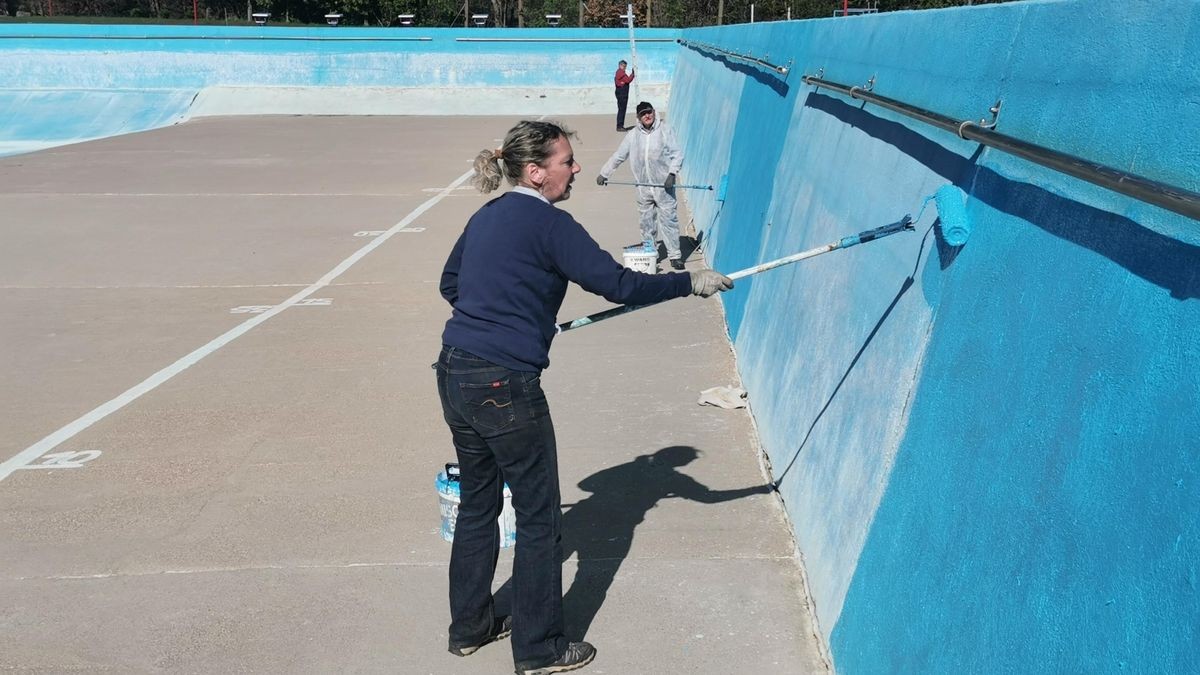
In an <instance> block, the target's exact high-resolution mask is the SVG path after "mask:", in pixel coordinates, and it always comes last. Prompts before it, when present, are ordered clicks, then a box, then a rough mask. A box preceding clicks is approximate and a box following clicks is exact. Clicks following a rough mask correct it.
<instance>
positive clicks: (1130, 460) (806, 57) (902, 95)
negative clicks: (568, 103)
mask: <svg viewBox="0 0 1200 675" xmlns="http://www.w3.org/2000/svg"><path fill="white" fill-rule="evenodd" d="M684 38H685V40H688V41H692V42H697V43H707V44H710V45H715V46H718V47H720V48H722V49H724V50H728V51H732V52H737V53H742V54H751V55H753V56H755V57H758V58H760V59H763V60H765V61H768V62H771V63H776V64H779V65H790V67H791V72H790V73H789V74H788V75H787V76H786V77H785V76H780V75H778V74H775V73H773V72H771V71H769V70H767V69H765V68H761V67H758V66H754V65H752V64H747V63H745V62H744V61H742V60H738V59H730V58H728V57H726V56H723V55H721V54H719V53H716V52H714V51H712V50H708V49H704V48H702V47H701V48H683V49H681V51H680V55H679V58H678V61H677V65H676V73H675V80H674V82H673V83H672V100H671V107H670V111H671V121H672V123H673V124H674V125H675V126H676V127H677V128H678V129H679V132H680V135H681V137H682V139H683V142H684V146H685V148H684V149H685V154H686V160H685V169H684V172H685V174H686V175H685V178H686V180H687V182H692V183H697V182H698V183H712V184H714V185H717V184H718V183H719V181H720V180H721V179H722V177H723V176H728V180H729V183H728V185H729V187H728V192H727V195H726V199H725V201H724V202H723V203H720V202H718V201H717V199H716V198H717V195H716V194H715V193H701V194H698V195H694V196H693V199H692V207H693V212H694V214H695V223H696V226H697V227H698V228H699V229H701V230H703V231H704V235H705V240H706V249H705V250H706V254H707V256H708V257H709V259H710V262H711V263H712V264H713V265H714V267H716V268H718V269H721V270H723V271H733V270H737V269H741V268H744V267H747V266H750V265H752V264H755V263H757V262H761V261H765V260H771V259H774V258H778V257H781V256H783V255H787V254H789V253H793V252H796V251H800V250H803V249H807V248H811V247H814V246H817V245H820V244H824V243H827V242H829V241H832V240H836V239H838V238H840V237H842V236H844V235H847V234H852V233H855V232H858V231H861V230H864V229H868V228H873V227H878V226H880V225H884V224H887V223H891V222H894V221H896V220H898V219H899V218H900V217H902V216H903V215H905V214H908V213H911V214H912V215H914V216H917V215H918V214H920V218H919V221H918V223H917V232H916V233H913V234H905V235H897V236H893V237H891V238H888V239H884V240H880V241H876V242H872V243H869V244H865V245H862V246H859V247H855V248H851V249H848V250H845V251H840V252H835V253H831V254H828V255H825V256H821V257H818V258H814V259H811V260H809V261H806V262H803V263H799V264H796V265H793V266H790V267H786V268H780V269H778V270H775V271H771V272H767V273H764V274H762V275H760V276H758V277H754V278H753V279H752V280H751V281H750V283H745V282H739V283H738V288H737V289H736V290H734V291H733V292H731V293H729V294H726V295H724V296H723V299H724V301H725V307H726V312H727V317H728V322H729V330H730V334H731V336H732V337H733V339H734V343H735V347H736V350H737V355H738V363H739V369H740V371H741V373H742V376H743V379H744V382H745V385H746V387H747V389H749V391H750V399H751V401H752V409H753V412H754V415H755V417H756V420H757V422H758V427H759V430H760V435H761V437H762V442H763V445H764V447H765V449H766V451H767V453H768V455H769V457H770V460H771V462H772V469H773V472H774V474H775V476H776V478H777V479H778V480H779V482H780V491H781V494H782V496H783V498H784V500H785V503H786V505H787V508H788V511H789V515H790V517H791V519H792V522H793V524H794V527H795V533H796V537H797V543H798V545H799V548H800V550H801V552H802V553H803V555H804V559H805V563H806V569H807V574H808V581H809V585H810V590H811V592H812V595H813V597H814V601H815V604H816V609H817V614H818V617H817V618H818V620H819V622H820V626H821V631H822V633H823V635H824V636H825V637H826V638H827V639H828V640H829V644H830V647H831V650H832V654H833V658H834V662H835V665H836V667H837V669H838V670H840V671H842V672H846V673H879V672H904V673H910V672H911V673H967V672H987V673H991V672H1020V673H1029V672H1045V673H1061V672H1072V673H1082V672H1087V673H1092V672H1110V671H1133V672H1171V673H1177V672H1197V671H1198V670H1200V665H1198V664H1200V635H1198V632H1200V598H1197V581H1198V580H1197V576H1198V572H1200V570H1198V565H1200V518H1198V516H1200V222H1197V221H1194V220H1191V219H1188V218H1184V217H1182V216H1178V215H1176V214H1173V213H1170V212H1167V211H1164V210H1162V209H1159V208H1157V207H1153V206H1149V205H1146V204H1144V203H1141V202H1138V201H1136V200H1133V199H1130V198H1127V197H1123V196H1120V195H1117V194H1115V193H1112V192H1109V191H1107V190H1104V189H1102V188H1099V187H1096V186H1092V185H1090V184H1087V183H1084V182H1082V181H1079V180H1076V179H1073V178H1070V177H1068V176H1065V175H1062V174H1059V173H1056V172H1054V171H1051V170H1049V169H1044V168H1042V167H1039V166H1037V165H1034V164H1031V163H1029V162H1026V161H1024V160H1020V159H1017V158H1014V157H1011V156H1008V155H1005V154H1003V153H999V152H997V151H995V150H990V149H982V148H980V147H979V146H978V145H976V144H973V143H969V142H967V141H964V140H961V139H959V138H958V137H957V136H955V135H954V134H951V133H948V132H944V131H941V130H939V129H936V128H934V127H931V126H928V125H923V124H921V123H919V122H916V121H913V120H910V119H908V118H904V117H901V116H898V115H895V114H892V113H890V112H888V111H886V110H883V109H882V108H879V107H876V106H872V105H865V104H863V103H862V102H860V101H854V100H851V99H849V98H848V97H846V96H843V95H840V94H837V93H833V92H830V91H828V90H817V89H815V88H813V87H811V86H807V85H805V84H803V82H802V81H801V79H800V76H801V75H802V74H805V73H807V74H815V73H816V72H817V71H818V70H819V69H822V68H823V69H824V72H823V77H825V78H827V79H829V80H833V81H836V82H842V83H846V84H850V85H858V86H865V85H866V84H867V82H868V81H869V80H870V79H871V78H872V77H874V78H875V82H874V91H875V92H876V93H879V94H881V95H883V96H888V97H892V98H897V99H901V100H903V101H906V102H908V103H911V104H913V105H916V106H919V107H923V108H927V109H930V110H934V111H936V112H940V113H942V114H945V115H947V116H950V117H953V118H956V119H979V118H981V117H987V116H989V115H988V108H989V107H990V106H991V105H992V104H994V103H995V102H996V101H997V100H998V99H1000V100H1002V101H1003V106H1002V111H1001V114H1000V120H999V127H998V129H999V131H1001V132H1002V133H1005V134H1009V135H1012V136H1016V137H1018V138H1022V139H1025V140H1028V141H1031V142H1034V143H1038V144H1041V145H1045V146H1048V147H1051V148H1054V149H1057V150H1061V151H1064V152H1068V153H1072V154H1076V155H1079V156H1082V157H1085V158H1088V159H1092V160H1094V161H1097V162H1102V163H1106V164H1110V165H1112V166H1114V167H1117V168H1121V169H1125V170H1129V171H1132V172H1135V173H1139V174H1142V175H1145V176H1148V177H1151V178H1154V179H1157V180H1161V181H1165V182H1168V183H1173V184H1176V185H1179V186H1181V187H1184V188H1186V189H1189V190H1192V191H1200V142H1198V141H1197V138H1200V136H1198V135H1197V131H1196V130H1197V128H1198V127H1197V124H1196V121H1195V120H1196V119H1200V69H1198V68H1197V67H1196V54H1200V3H1197V2H1194V1H1192V0H1188V1H1181V0H1174V1H1172V0H1168V1H1166V2H1148V1H1146V0H1134V1H1132V2H1130V1H1128V0H1122V1H1117V0H1101V1H1099V2H1078V1H1076V2H1020V3H1010V4H1003V5H988V6H978V7H971V8H959V9H949V10H937V11H924V12H900V13H893V14H881V15H875V16H862V17H852V18H848V19H823V20H815V21H804V22H786V23H772V24H758V25H740V26H729V27H722V28H709V29H697V30H689V31H686V32H685V34H684ZM946 183H953V184H955V185H957V186H959V187H960V188H961V189H962V190H963V191H964V192H965V193H966V195H967V206H966V211H967V214H968V216H969V219H970V221H971V222H972V224H973V225H974V233H973V235H972V236H971V238H970V240H969V241H968V242H967V244H966V245H965V246H964V247H962V248H961V249H957V250H956V249H952V248H950V247H948V246H946V245H945V244H944V242H943V241H942V240H941V239H940V237H939V235H938V230H937V228H936V227H934V221H935V218H936V211H935V208H934V205H933V204H932V203H930V204H929V205H928V206H927V207H926V208H925V209H924V211H922V210H921V209H922V203H923V200H924V198H925V197H926V196H927V195H930V194H932V193H933V192H934V191H935V190H936V189H937V188H938V187H939V186H941V185H944V184H946Z"/></svg>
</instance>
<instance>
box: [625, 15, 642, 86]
mask: <svg viewBox="0 0 1200 675" xmlns="http://www.w3.org/2000/svg"><path fill="white" fill-rule="evenodd" d="M625 13H626V18H628V19H629V61H630V64H631V65H632V66H633V74H634V76H635V77H634V80H633V92H632V93H633V100H634V101H640V100H642V99H641V97H640V96H639V95H638V81H637V77H636V75H637V65H638V63H637V43H636V42H634V40H633V5H632V4H629V5H626V6H625ZM634 105H637V104H636V103H635V104H634Z"/></svg>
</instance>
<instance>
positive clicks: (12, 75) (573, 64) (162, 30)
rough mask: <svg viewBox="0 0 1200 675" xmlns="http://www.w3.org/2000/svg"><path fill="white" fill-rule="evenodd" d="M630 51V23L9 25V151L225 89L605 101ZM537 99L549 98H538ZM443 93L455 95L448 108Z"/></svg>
mask: <svg viewBox="0 0 1200 675" xmlns="http://www.w3.org/2000/svg"><path fill="white" fill-rule="evenodd" d="M678 35H679V31H676V30H669V29H642V30H638V31H637V38H638V40H639V42H638V52H639V56H640V57H641V64H642V66H641V67H640V68H639V69H638V70H639V72H638V82H639V85H640V86H653V85H658V86H659V87H661V89H662V90H663V91H665V89H666V87H667V84H668V83H669V82H670V80H671V76H672V73H673V69H674V63H675V54H676V49H677V48H676V44H675V42H674V39H675V38H676V37H677V36H678ZM621 58H626V59H628V58H630V57H629V43H628V32H627V31H624V30H619V29H573V28H557V29H446V28H441V29H419V28H405V29H369V28H348V27H338V28H311V29H295V28H282V27H270V26H266V27H250V26H243V27H207V26H206V27H193V26H174V27H172V26H95V25H69V24H68V25H62V24H7V25H0V59H2V60H3V62H4V64H5V73H4V78H3V80H0V154H3V152H4V144H5V143H7V144H8V146H9V147H10V148H20V147H27V146H29V145H30V144H36V143H39V142H40V143H47V142H49V143H55V142H64V141H70V140H81V139H85V138H96V137H101V136H108V135H113V134H117V133H126V132H128V131H137V130H139V129H148V128H153V127H155V126H162V125H164V124H171V123H174V122H178V121H181V120H183V119H186V118H187V116H188V114H189V110H190V107H191V105H192V103H193V101H194V100H195V99H196V97H197V94H200V93H202V92H203V91H204V90H206V89H209V88H218V87H220V88H225V89H226V90H228V89H229V88H243V89H244V91H245V94H246V95H248V96H251V97H258V98H252V99H251V103H250V104H249V106H250V107H249V111H250V112H253V111H254V110H253V106H254V105H256V104H257V103H258V102H259V101H262V100H263V98H264V97H265V98H270V97H271V96H272V95H275V96H276V98H277V99H282V98H283V97H284V96H285V93H284V92H283V89H284V88H292V89H297V88H299V89H305V90H308V91H309V92H313V91H324V92H327V93H326V97H327V98H333V99H338V100H341V101H343V102H345V101H358V100H363V101H367V100H369V99H372V97H373V100H374V101H375V105H374V106H373V107H371V108H369V109H367V108H363V109H362V110H360V112H366V113H373V114H383V113H386V112H387V110H388V108H387V105H388V104H389V102H396V101H403V100H404V99H405V97H406V96H407V94H398V95H395V97H394V98H392V99H387V98H381V97H384V96H385V95H386V92H388V91H389V90H390V91H393V92H395V91H400V92H406V91H412V90H413V89H414V88H415V89H420V90H422V91H424V92H458V93H459V94H460V97H459V99H458V100H459V103H458V104H457V105H451V104H450V99H448V98H443V99H437V98H434V99H432V100H433V101H434V102H433V103H432V104H430V105H422V106H421V111H420V112H421V114H432V115H436V114H447V113H449V114H453V113H461V112H462V111H463V110H467V111H474V112H476V113H477V114H480V113H486V112H487V111H489V110H491V111H494V110H496V108H495V107H494V106H489V105H488V100H487V99H484V98H482V97H481V96H480V94H481V93H483V92H487V91H490V92H493V93H496V92H500V94H499V95H501V96H504V94H503V92H504V91H516V90H518V89H523V90H529V89H531V88H553V89H555V90H562V91H566V92H570V93H571V94H572V95H573V96H574V97H575V98H578V97H579V95H580V92H581V91H583V90H591V91H595V92H598V93H597V94H596V95H595V97H594V98H595V100H596V101H597V105H603V110H605V111H607V110H608V109H609V108H610V107H612V91H611V89H612V72H613V70H614V69H615V68H616V63H617V61H618V60H619V59H621ZM338 90H341V91H342V92H343V93H336V92H337V91H338ZM264 91H265V92H267V94H265V95H264V93H263V92H264ZM331 91H333V92H335V93H332V94H329V93H328V92H331ZM271 92H279V93H278V94H272V93H271ZM509 98H511V96H510V97H509ZM529 98H531V99H532V102H531V104H530V105H536V104H537V103H538V99H539V97H538V96H537V95H533V96H530V97H529ZM543 98H544V97H543ZM310 99H311V96H310V97H309V99H306V100H310ZM284 100H286V99H284ZM472 100H474V101H475V104H474V105H472V104H471V101H472ZM381 101H382V104H381V103H380V102H381ZM440 101H447V104H446V105H445V106H443V107H442V108H439V102H440ZM381 106H382V107H381ZM48 110H52V111H53V114H46V112H47V111H48ZM392 110H394V111H395V112H398V113H402V114H405V113H406V114H413V111H410V110H406V109H403V108H400V107H395V108H392ZM133 111H140V113H136V114H135V113H134V112H133ZM237 111H238V112H246V111H247V110H246V106H241V107H239V108H237ZM350 111H351V112H353V109H351V110H350ZM267 112H272V113H278V112H293V113H304V112H310V111H309V110H305V109H295V110H287V109H283V110H281V109H279V108H272V109H270V110H268V111H267ZM208 114H214V113H212V112H211V110H210V112H209V113H208ZM216 114H220V111H218V112H217V113H216Z"/></svg>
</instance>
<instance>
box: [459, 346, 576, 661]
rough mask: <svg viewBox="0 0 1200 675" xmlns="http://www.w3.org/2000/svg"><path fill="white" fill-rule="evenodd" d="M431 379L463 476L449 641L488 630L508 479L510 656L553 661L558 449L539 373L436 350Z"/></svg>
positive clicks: (476, 637)
mask: <svg viewBox="0 0 1200 675" xmlns="http://www.w3.org/2000/svg"><path fill="white" fill-rule="evenodd" d="M437 382H438V394H439V395H440V396H441V400H442V411H443V413H444V415H445V418H446V424H447V425H449V427H450V433H451V435H452V436H453V438H454V450H455V452H456V453H457V454H458V464H459V468H460V470H461V472H462V476H461V479H460V480H461V484H460V486H459V488H460V491H461V499H462V501H461V502H460V503H459V506H458V521H457V523H456V525H455V528H454V545H453V548H451V552H450V619H451V621H450V642H451V643H452V644H454V645H473V644H478V643H480V642H482V641H483V639H484V638H485V637H486V636H487V635H488V634H489V631H491V629H492V623H493V621H494V618H495V608H494V601H493V598H492V579H493V577H494V576H495V573H496V559H497V557H498V556H499V554H500V527H499V526H498V525H497V524H496V519H497V518H498V517H499V515H500V509H501V507H503V505H504V492H503V486H504V483H505V482H506V481H507V482H508V486H509V488H510V489H511V490H512V504H513V510H515V511H516V516H517V547H516V556H515V559H514V562H513V574H512V589H513V596H512V617H513V632H512V650H513V660H514V661H515V662H516V664H517V665H518V666H521V667H524V668H534V667H541V666H545V665H548V664H550V663H553V662H554V661H556V660H557V659H558V658H559V657H560V656H562V654H563V653H564V652H565V651H566V649H567V644H568V643H567V639H566V637H565V636H564V634H563V616H562V562H561V561H562V539H561V536H560V533H559V524H560V521H561V518H562V506H561V500H560V497H559V491H558V449H557V446H556V445H555V442H554V426H553V424H552V423H551V421H550V407H549V405H548V404H547V403H546V395H545V393H543V392H542V386H541V373H534V372H523V371H517V370H509V369H508V368H504V367H503V366H498V365H496V364H494V363H491V362H489V361H486V360H484V359H481V358H479V357H478V356H475V355H474V354H471V353H469V352H465V351H463V350H461V349H458V348H455V347H443V348H442V353H441V355H440V356H439V357H438V363H437Z"/></svg>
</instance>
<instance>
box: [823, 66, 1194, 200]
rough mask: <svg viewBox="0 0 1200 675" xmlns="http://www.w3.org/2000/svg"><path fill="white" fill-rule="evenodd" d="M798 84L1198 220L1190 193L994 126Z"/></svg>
mask: <svg viewBox="0 0 1200 675" xmlns="http://www.w3.org/2000/svg"><path fill="white" fill-rule="evenodd" d="M802 80H803V81H804V83H805V84H811V85H813V86H814V87H824V88H826V89H832V90H834V91H838V92H841V93H843V94H846V95H847V96H849V97H850V98H856V99H859V100H861V101H866V102H868V103H874V104H875V105H878V106H880V107H883V108H887V109H888V110H891V111H893V112H896V113H900V114H901V115H905V116H907V117H911V118H913V119H917V120H920V121H922V122H925V123H926V124H930V125H933V126H935V127H938V128H939V129H943V130H945V131H949V132H951V133H953V134H955V135H957V136H958V137H959V138H963V139H966V140H970V141H976V142H978V143H981V144H983V145H986V146H988V147H991V148H996V149H997V150H1002V151H1004V152H1007V153H1009V154H1011V155H1016V156H1017V157H1020V158H1022V159H1026V160H1028V161H1030V162H1033V163H1035V164H1041V165H1042V166H1045V167H1049V168H1051V169H1054V170H1055V171H1060V172H1062V173H1065V174H1067V175H1069V176H1074V177H1076V178H1079V179H1081V180H1085V181H1087V182H1089V183H1092V184H1095V185H1099V186H1100V187H1103V188H1107V189H1109V190H1112V191H1113V192H1118V193H1120V194H1123V195H1125V196H1128V197H1133V198H1134V199H1139V200H1141V201H1143V202H1146V203H1149V204H1153V205H1155V206H1160V207H1162V208H1164V209H1167V210H1168V211H1173V212H1175V213H1178V214H1180V215H1182V216H1187V217H1188V218H1191V219H1193V220H1200V194H1198V193H1195V192H1192V191H1190V190H1185V189H1184V188H1181V187H1177V186H1175V185H1169V184H1167V183H1162V182H1160V181H1156V180H1151V179H1149V178H1146V177H1144V176H1139V175H1137V174H1133V173H1130V172H1128V171H1122V170H1121V169H1116V168H1113V167H1111V166H1107V165H1104V164H1099V163H1097V162H1093V161H1091V160H1087V159H1083V158H1081V157H1076V156H1074V155H1068V154H1067V153H1065V152H1059V151H1057V150H1052V149H1050V148H1047V147H1044V146H1041V145H1036V144H1034V143H1029V142H1026V141H1022V140H1021V139H1019V138H1014V137H1012V136H1006V135H1004V134H1001V133H999V132H997V131H994V130H993V129H991V126H992V125H990V124H987V123H984V122H974V121H972V120H955V119H952V118H950V117H946V116H945V115H941V114H939V113H935V112H931V111H929V110H925V109H923V108H918V107H916V106H912V105H909V104H907V103H904V102H902V101H897V100H896V99H892V98H887V97H886V96H880V95H878V94H876V93H874V92H872V91H871V88H870V85H868V86H867V87H866V88H864V87H857V86H855V87H852V86H849V85H845V84H840V83H837V82H831V81H829V80H825V79H821V78H820V77H816V76H812V75H805V76H804V77H803V78H802Z"/></svg>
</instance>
